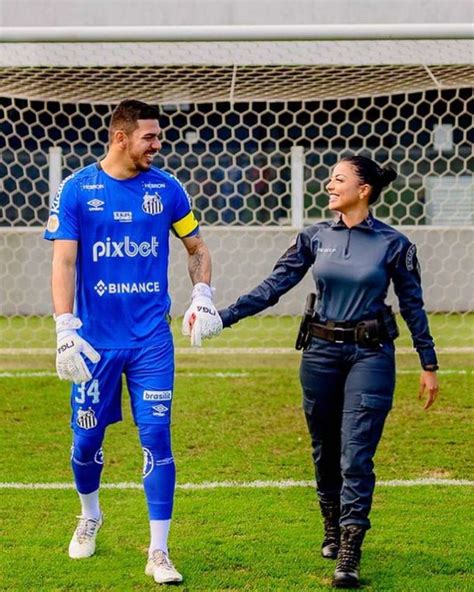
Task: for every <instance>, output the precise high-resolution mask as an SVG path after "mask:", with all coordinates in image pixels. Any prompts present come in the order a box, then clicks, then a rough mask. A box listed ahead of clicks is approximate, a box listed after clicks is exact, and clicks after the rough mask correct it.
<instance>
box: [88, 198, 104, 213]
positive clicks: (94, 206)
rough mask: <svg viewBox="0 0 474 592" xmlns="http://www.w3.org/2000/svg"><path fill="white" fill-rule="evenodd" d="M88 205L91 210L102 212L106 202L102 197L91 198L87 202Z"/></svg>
mask: <svg viewBox="0 0 474 592" xmlns="http://www.w3.org/2000/svg"><path fill="white" fill-rule="evenodd" d="M87 205H88V206H89V212H102V211H103V210H104V208H103V205H104V202H103V201H101V200H100V199H91V200H90V201H88V202H87Z"/></svg>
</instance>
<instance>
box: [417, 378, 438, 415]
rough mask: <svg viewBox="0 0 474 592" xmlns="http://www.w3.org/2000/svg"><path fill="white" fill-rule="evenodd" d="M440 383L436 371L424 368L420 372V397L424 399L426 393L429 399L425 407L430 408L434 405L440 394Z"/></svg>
mask: <svg viewBox="0 0 474 592" xmlns="http://www.w3.org/2000/svg"><path fill="white" fill-rule="evenodd" d="M438 392H439V384H438V377H437V376H436V372H429V371H428V370H422V371H421V374H420V389H419V391H418V398H419V399H420V400H422V399H423V396H424V395H425V394H426V395H427V399H426V401H425V404H424V406H423V409H428V408H429V407H431V405H433V403H434V402H435V400H436V397H437V396H438Z"/></svg>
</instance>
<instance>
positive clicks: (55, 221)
mask: <svg viewBox="0 0 474 592" xmlns="http://www.w3.org/2000/svg"><path fill="white" fill-rule="evenodd" d="M58 228H59V218H58V216H57V215H56V214H51V216H50V217H49V219H48V224H47V226H46V230H47V231H48V232H56V230H58Z"/></svg>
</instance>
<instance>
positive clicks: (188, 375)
mask: <svg viewBox="0 0 474 592" xmlns="http://www.w3.org/2000/svg"><path fill="white" fill-rule="evenodd" d="M419 373H420V370H398V371H397V374H419ZM257 374H258V373H257ZM438 374H440V375H450V374H454V375H457V376H468V375H469V376H470V375H474V370H455V369H453V370H449V369H448V370H438ZM53 376H56V372H49V371H44V372H43V371H38V372H0V378H36V377H39V378H41V377H47V378H51V377H53ZM181 376H184V377H185V378H247V377H249V376H250V373H249V372H179V371H178V372H176V377H178V378H179V377H181ZM254 376H255V374H254Z"/></svg>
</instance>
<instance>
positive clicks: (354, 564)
mask: <svg viewBox="0 0 474 592" xmlns="http://www.w3.org/2000/svg"><path fill="white" fill-rule="evenodd" d="M364 535H365V529H364V528H363V527H362V526H359V525H358V524H349V525H348V526H343V527H342V528H341V542H340V547H339V553H338V554H337V563H336V571H335V572H334V576H333V579H332V585H333V586H334V587H335V588H358V587H359V586H360V582H359V565H360V556H361V546H362V541H363V540H364Z"/></svg>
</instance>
